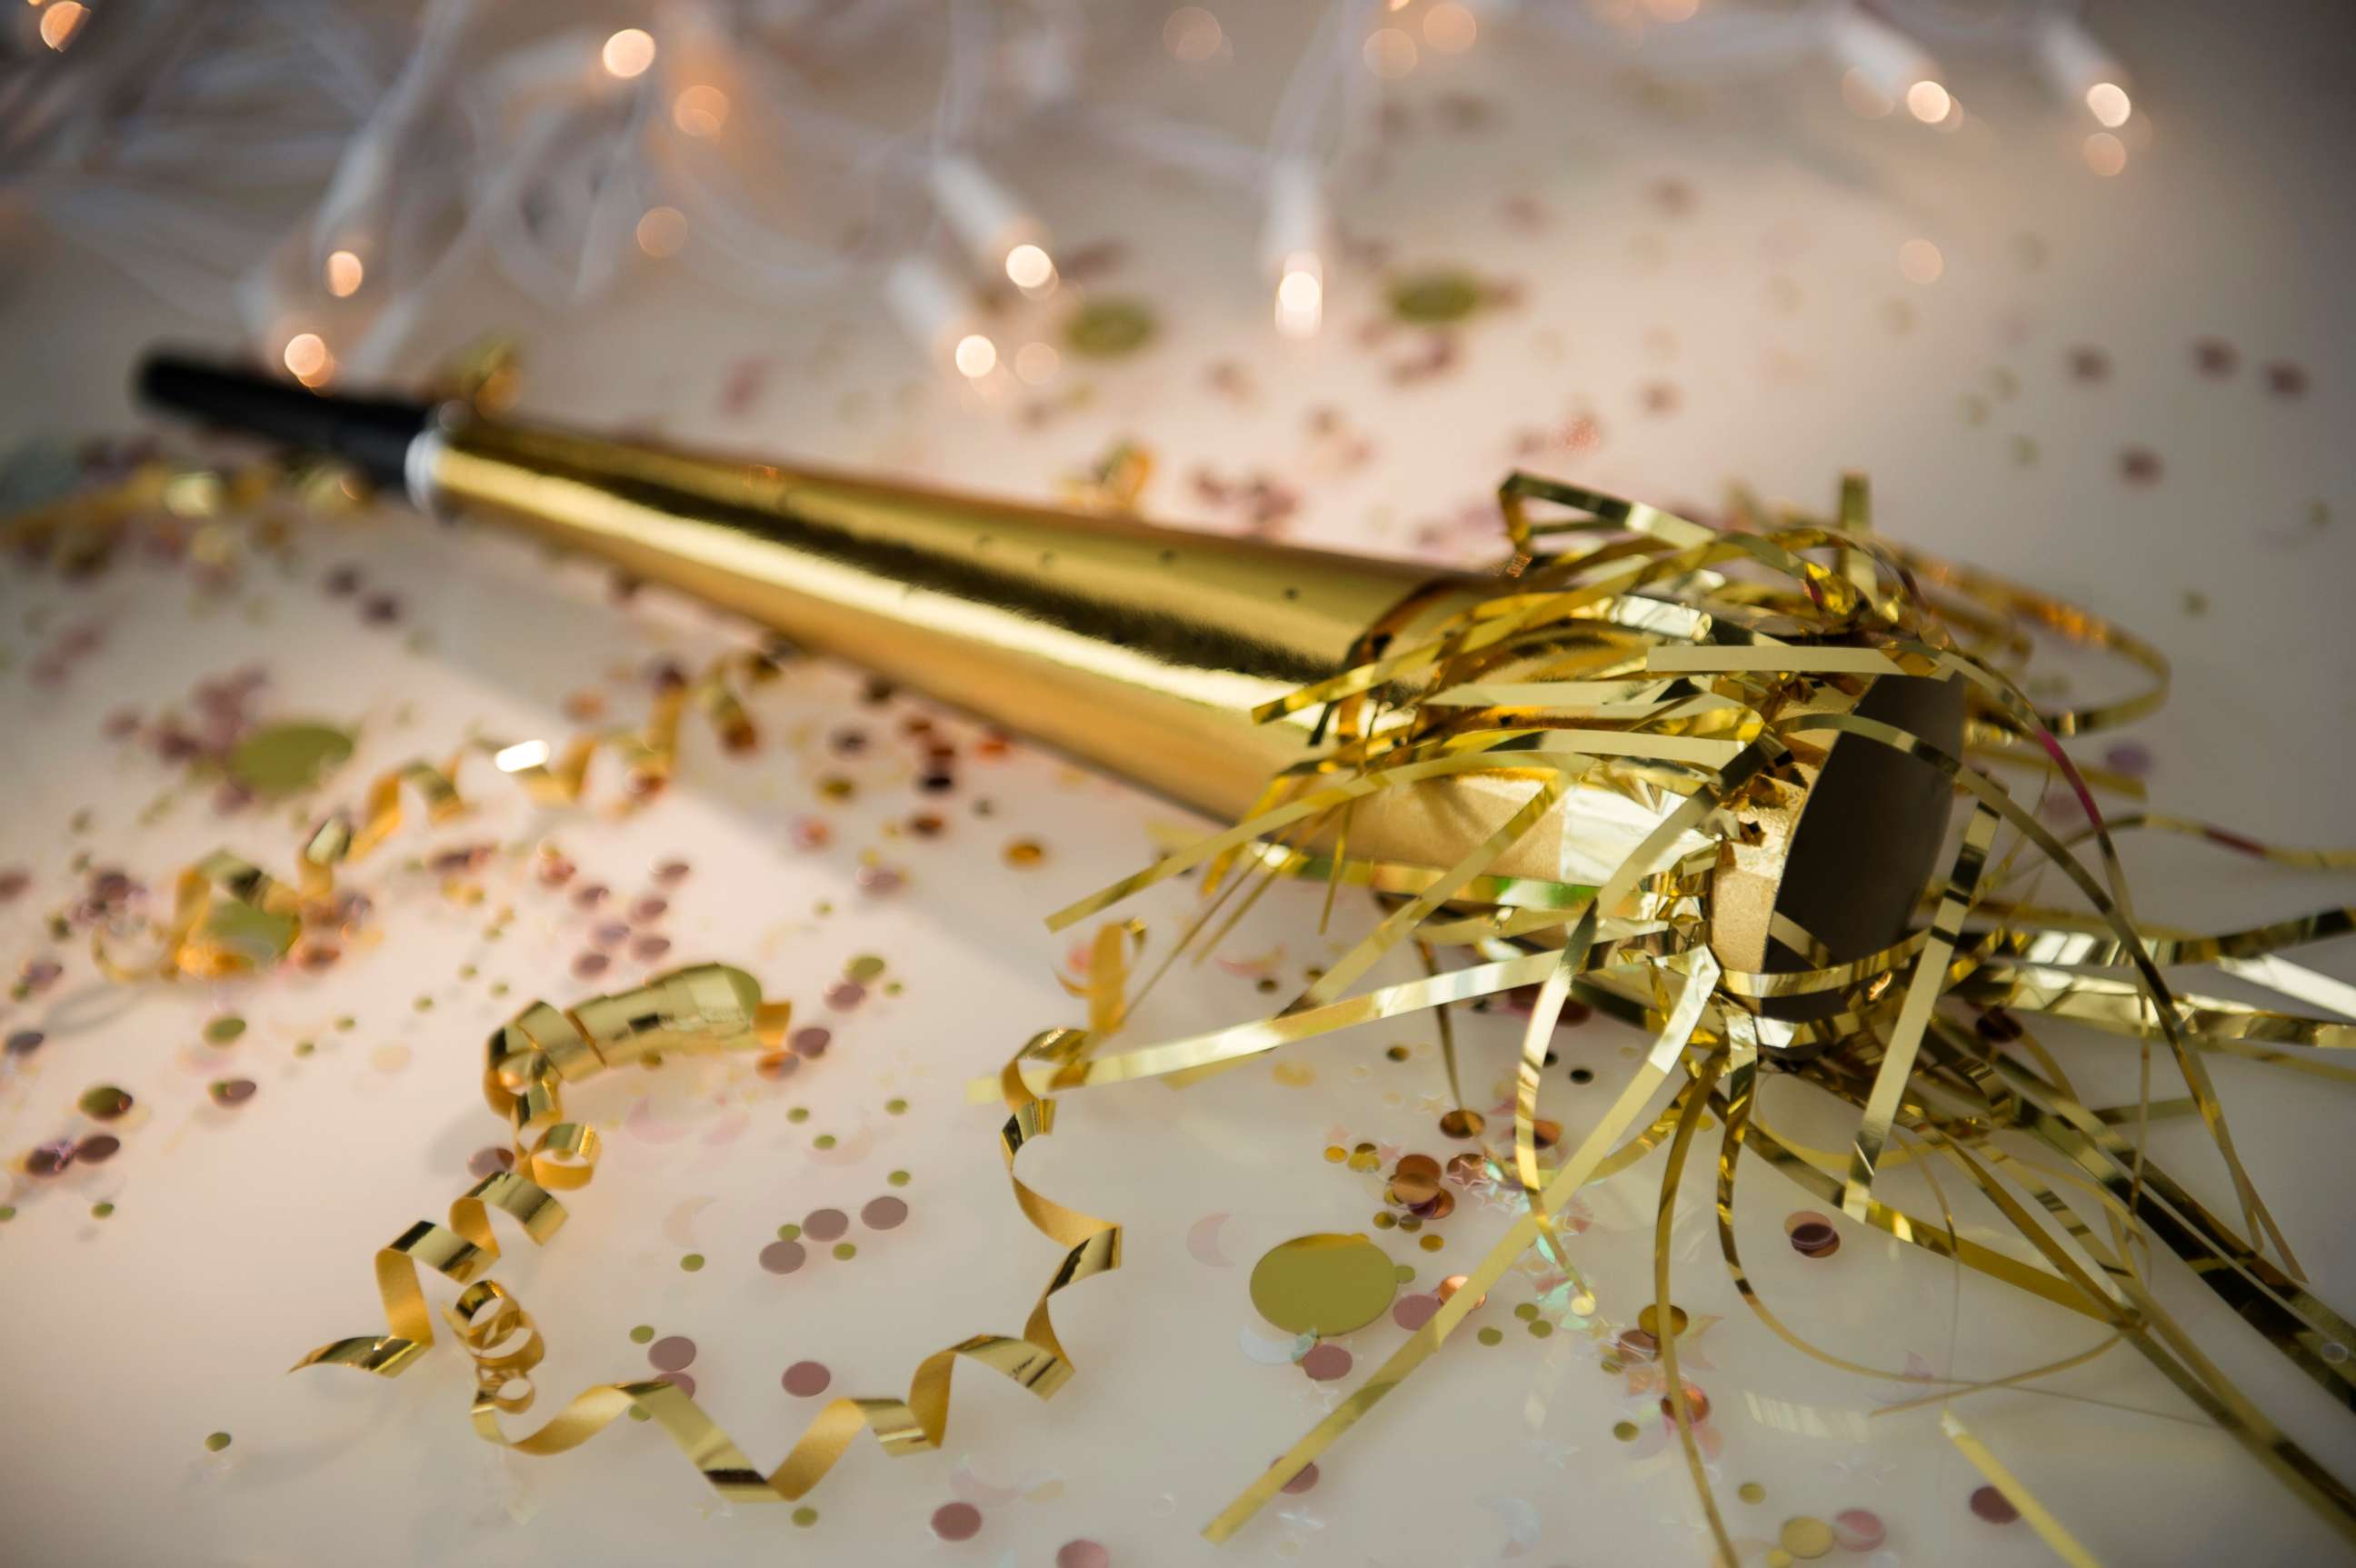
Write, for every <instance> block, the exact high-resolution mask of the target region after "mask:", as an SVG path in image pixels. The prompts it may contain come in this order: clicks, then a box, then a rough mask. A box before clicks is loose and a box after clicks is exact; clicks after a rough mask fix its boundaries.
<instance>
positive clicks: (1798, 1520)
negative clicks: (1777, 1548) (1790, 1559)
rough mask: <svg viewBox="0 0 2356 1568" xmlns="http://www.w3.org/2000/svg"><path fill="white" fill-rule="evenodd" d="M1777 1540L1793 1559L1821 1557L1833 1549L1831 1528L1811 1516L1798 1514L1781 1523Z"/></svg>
mask: <svg viewBox="0 0 2356 1568" xmlns="http://www.w3.org/2000/svg"><path fill="white" fill-rule="evenodd" d="M1778 1539H1779V1540H1780V1541H1782V1542H1783V1550H1784V1551H1786V1552H1790V1553H1791V1554H1792V1555H1793V1556H1794V1557H1802V1558H1809V1557H1822V1556H1823V1555H1824V1554H1825V1553H1826V1552H1830V1551H1831V1550H1832V1549H1833V1527H1832V1526H1831V1525H1828V1524H1826V1522H1825V1521H1824V1520H1820V1519H1818V1518H1816V1517H1815V1515H1813V1514H1800V1515H1798V1516H1796V1517H1794V1518H1792V1519H1787V1520H1784V1521H1783V1531H1782V1533H1781V1535H1780V1536H1779V1537H1778Z"/></svg>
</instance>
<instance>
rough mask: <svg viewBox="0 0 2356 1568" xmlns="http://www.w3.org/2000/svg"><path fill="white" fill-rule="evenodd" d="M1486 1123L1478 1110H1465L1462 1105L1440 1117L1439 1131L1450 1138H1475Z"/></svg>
mask: <svg viewBox="0 0 2356 1568" xmlns="http://www.w3.org/2000/svg"><path fill="white" fill-rule="evenodd" d="M1487 1125H1488V1123H1487V1122H1484V1121H1483V1120H1482V1117H1481V1113H1480V1112H1478V1111H1467V1110H1465V1109H1464V1108H1463V1107H1462V1106H1459V1107H1458V1108H1457V1109H1456V1110H1453V1111H1451V1112H1448V1114H1446V1115H1445V1116H1442V1117H1441V1118H1440V1132H1441V1133H1445V1134H1446V1135H1447V1136H1449V1137H1451V1138H1477V1137H1479V1136H1480V1135H1481V1131H1482V1129H1483V1128H1484V1127H1486V1126H1487Z"/></svg>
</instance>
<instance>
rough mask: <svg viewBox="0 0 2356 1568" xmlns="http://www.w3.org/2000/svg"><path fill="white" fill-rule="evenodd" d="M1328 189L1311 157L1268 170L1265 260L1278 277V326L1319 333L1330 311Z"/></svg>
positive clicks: (1289, 333)
mask: <svg viewBox="0 0 2356 1568" xmlns="http://www.w3.org/2000/svg"><path fill="white" fill-rule="evenodd" d="M1325 242H1326V214H1325V189H1324V185H1323V181H1322V180H1321V179H1320V178H1319V177H1318V172H1317V166H1316V164H1315V163H1314V162H1313V161H1312V160H1311V159H1309V158H1306V157H1290V158H1285V159H1283V160H1281V161H1280V162H1279V163H1278V164H1277V165H1276V166H1274V167H1272V168H1271V169H1269V173H1268V213H1267V217H1266V219H1265V220H1264V221H1263V223H1262V226H1261V229H1260V264H1261V266H1262V267H1263V268H1265V269H1266V271H1267V272H1268V273H1269V275H1271V276H1273V277H1274V278H1275V280H1276V329H1277V330H1278V331H1280V332H1281V333H1283V334H1284V335H1285V336H1286V337H1288V338H1309V337H1313V336H1315V335H1316V332H1317V329H1318V328H1319V327H1320V326H1321V325H1322V324H1323V320H1324V314H1325V265H1324V261H1323V257H1324V254H1325Z"/></svg>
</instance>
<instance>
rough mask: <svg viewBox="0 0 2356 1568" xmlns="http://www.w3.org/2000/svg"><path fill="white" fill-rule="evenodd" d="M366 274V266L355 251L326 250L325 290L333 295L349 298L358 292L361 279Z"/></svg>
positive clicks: (339, 297) (338, 297)
mask: <svg viewBox="0 0 2356 1568" xmlns="http://www.w3.org/2000/svg"><path fill="white" fill-rule="evenodd" d="M367 276H368V268H367V267H366V266H364V265H362V264H361V262H360V259H359V254H358V253H357V252H352V251H332V252H328V255H327V292H328V293H329V294H332V295H335V296H336V297H337V299H349V298H351V296H352V295H356V294H358V293H359V290H360V283H361V280H363V279H364V278H366V277H367Z"/></svg>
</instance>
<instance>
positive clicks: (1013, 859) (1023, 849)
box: [1006, 839, 1047, 869]
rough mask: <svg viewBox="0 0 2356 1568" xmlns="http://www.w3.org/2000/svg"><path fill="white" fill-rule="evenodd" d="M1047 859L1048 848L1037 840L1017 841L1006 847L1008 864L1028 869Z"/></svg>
mask: <svg viewBox="0 0 2356 1568" xmlns="http://www.w3.org/2000/svg"><path fill="white" fill-rule="evenodd" d="M1046 858H1047V846H1046V845H1044V844H1043V843H1040V842H1039V841H1038V840H1037V839H1016V840H1015V841H1014V842H1013V843H1010V844H1008V845H1007V846H1006V864H1007V865H1012V866H1015V867H1018V868H1022V869H1028V868H1029V867H1031V866H1033V865H1038V864H1039V863H1040V862H1041V861H1043V860H1044V859H1046Z"/></svg>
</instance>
